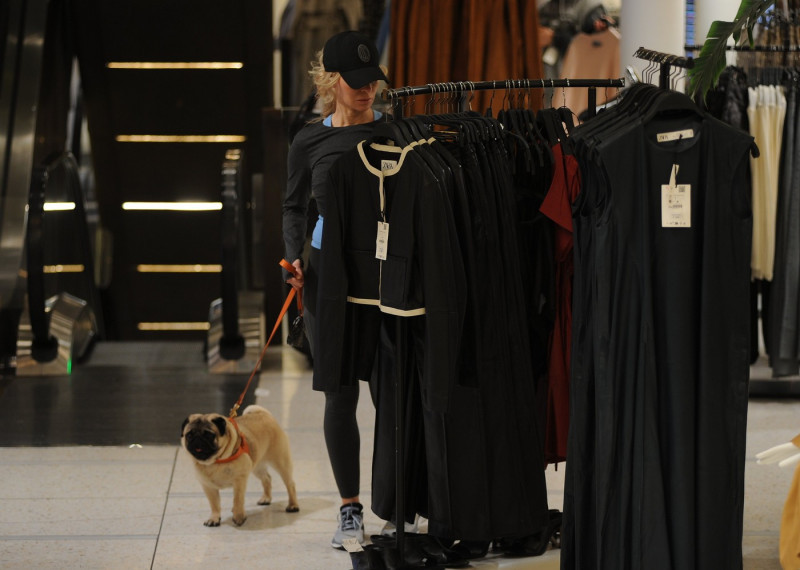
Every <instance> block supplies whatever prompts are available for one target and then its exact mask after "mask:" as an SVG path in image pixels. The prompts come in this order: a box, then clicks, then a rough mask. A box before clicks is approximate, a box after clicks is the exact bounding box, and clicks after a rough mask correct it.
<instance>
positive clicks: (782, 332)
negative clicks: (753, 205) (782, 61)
mask: <svg viewBox="0 0 800 570" xmlns="http://www.w3.org/2000/svg"><path fill="white" fill-rule="evenodd" d="M798 104H800V98H798V96H797V87H796V86H795V85H794V84H792V85H791V86H790V87H789V88H788V89H787V91H786V120H785V121H784V130H783V144H782V148H781V177H780V190H779V193H778V209H777V219H776V227H775V269H774V273H773V277H772V286H771V289H770V293H771V294H770V303H769V305H768V306H766V314H767V315H768V318H767V319H766V320H765V335H764V340H765V344H766V348H767V353H768V354H769V362H770V366H771V367H772V375H773V376H788V375H794V374H797V373H798V370H799V369H800V334H798V327H800V160H798V159H797V157H796V156H795V153H796V152H797V149H798V148H800V112H798V109H797V106H798Z"/></svg>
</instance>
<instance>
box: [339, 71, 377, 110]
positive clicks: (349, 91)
mask: <svg viewBox="0 0 800 570" xmlns="http://www.w3.org/2000/svg"><path fill="white" fill-rule="evenodd" d="M377 92H378V82H377V81H373V82H372V83H367V84H366V85H364V87H361V88H360V89H353V88H352V87H350V86H349V85H348V84H347V82H346V81H345V80H344V79H343V78H341V77H339V82H338V83H337V84H336V107H337V109H338V108H339V107H341V108H342V110H349V111H351V112H353V113H356V114H358V113H364V112H365V111H367V110H368V109H370V108H371V107H372V103H373V102H374V101H375V94H376V93H377Z"/></svg>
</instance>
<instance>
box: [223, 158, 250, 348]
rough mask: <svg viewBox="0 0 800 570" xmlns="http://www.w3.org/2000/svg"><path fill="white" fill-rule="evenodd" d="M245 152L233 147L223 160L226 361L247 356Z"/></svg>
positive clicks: (224, 334)
mask: <svg viewBox="0 0 800 570" xmlns="http://www.w3.org/2000/svg"><path fill="white" fill-rule="evenodd" d="M242 160H243V158H242V152H241V151H240V150H238V149H236V150H229V151H228V152H227V153H226V155H225V160H224V161H223V163H222V220H221V224H222V227H221V236H222V275H221V279H222V337H221V338H220V354H221V355H222V357H223V358H225V359H226V360H238V359H240V358H241V357H242V356H244V352H245V346H244V337H242V335H241V333H240V332H239V285H238V278H237V276H238V269H239V267H238V266H239V257H238V252H239V245H240V240H239V235H240V232H241V207H240V197H241V186H242V183H241V177H242Z"/></svg>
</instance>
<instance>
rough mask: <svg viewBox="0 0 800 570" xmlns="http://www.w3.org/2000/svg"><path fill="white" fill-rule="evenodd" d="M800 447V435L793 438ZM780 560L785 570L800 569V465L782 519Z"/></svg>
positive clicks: (796, 469) (793, 441) (790, 488)
mask: <svg viewBox="0 0 800 570" xmlns="http://www.w3.org/2000/svg"><path fill="white" fill-rule="evenodd" d="M792 443H793V444H795V445H796V446H797V447H798V448H800V435H798V436H797V437H795V438H794V439H793V440H792ZM779 552H780V561H781V567H782V568H783V569H784V570H798V569H800V465H798V466H797V467H796V468H795V471H794V478H793V479H792V485H791V487H789V495H788V496H787V497H786V503H785V504H784V507H783V517H782V519H781V539H780V547H779Z"/></svg>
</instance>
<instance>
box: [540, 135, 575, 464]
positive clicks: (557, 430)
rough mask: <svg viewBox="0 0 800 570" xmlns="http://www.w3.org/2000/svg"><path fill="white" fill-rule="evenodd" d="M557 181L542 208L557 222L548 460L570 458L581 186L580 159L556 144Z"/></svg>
mask: <svg viewBox="0 0 800 570" xmlns="http://www.w3.org/2000/svg"><path fill="white" fill-rule="evenodd" d="M553 163H554V164H555V165H556V168H554V169H553V180H552V182H551V183H550V189H549V190H548V191H547V196H545V198H544V201H543V202H542V205H541V207H540V208H539V210H540V211H541V212H542V213H543V214H544V215H545V216H547V217H548V218H550V219H551V220H553V221H554V222H555V226H556V228H555V240H554V242H555V247H554V258H555V262H556V317H555V323H554V325H553V332H552V333H551V336H550V355H549V362H548V368H547V384H548V386H547V419H546V424H545V428H546V429H545V442H544V457H545V462H546V463H558V462H559V461H564V460H565V459H566V458H567V432H568V431H569V374H570V367H569V359H570V354H571V351H570V347H571V344H572V276H573V273H574V262H573V256H572V245H573V240H572V204H573V202H574V201H575V199H576V198H577V197H578V194H579V192H580V187H581V180H580V171H579V169H578V161H577V160H576V159H575V157H574V156H573V155H569V154H564V152H563V150H562V148H561V145H560V144H557V145H555V146H554V147H553Z"/></svg>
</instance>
